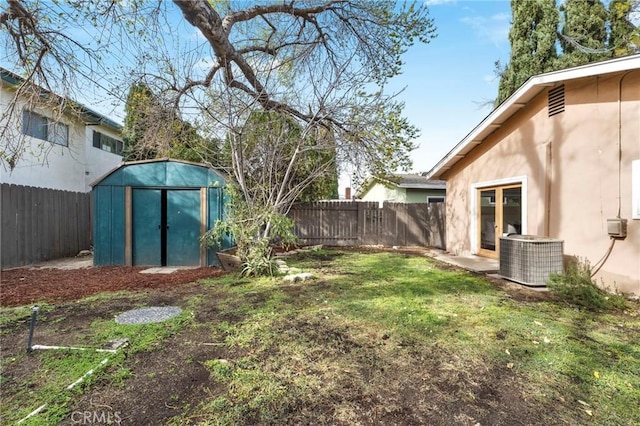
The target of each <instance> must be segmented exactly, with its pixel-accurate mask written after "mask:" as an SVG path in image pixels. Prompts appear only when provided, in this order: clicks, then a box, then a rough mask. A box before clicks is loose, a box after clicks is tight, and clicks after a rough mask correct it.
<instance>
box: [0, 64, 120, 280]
mask: <svg viewBox="0 0 640 426" xmlns="http://www.w3.org/2000/svg"><path fill="white" fill-rule="evenodd" d="M22 84H23V80H22V79H21V78H20V77H19V76H17V75H16V74H13V73H11V72H10V71H7V70H5V69H2V68H0V218H1V219H2V220H1V221H0V222H1V223H0V234H1V235H2V241H1V242H0V269H1V268H7V267H14V266H22V265H29V264H32V263H35V262H40V261H42V260H48V259H56V258H61V257H66V256H75V255H76V254H78V253H79V252H80V251H82V250H87V249H90V248H91V245H92V235H91V193H90V191H91V187H90V186H89V184H90V183H91V182H93V181H95V180H96V179H98V178H99V177H100V176H102V175H104V174H105V173H106V172H107V171H109V170H112V169H113V168H115V167H116V166H117V165H118V164H120V163H121V162H122V156H121V155H120V154H121V152H122V138H121V131H122V126H121V125H119V124H118V123H115V122H113V121H112V120H110V119H108V118H107V117H105V116H103V115H101V114H98V113H97V112H95V111H92V110H91V109H89V108H87V107H85V106H82V105H79V104H77V103H76V102H74V101H71V100H68V99H64V98H61V97H59V96H56V95H55V94H52V93H50V92H48V91H46V90H44V89H37V90H34V91H32V93H31V94H30V95H27V91H26V89H28V88H29V86H24V87H23V86H21V85H22ZM34 92H35V93H34ZM16 153H17V154H18V155H15V154H16Z"/></svg>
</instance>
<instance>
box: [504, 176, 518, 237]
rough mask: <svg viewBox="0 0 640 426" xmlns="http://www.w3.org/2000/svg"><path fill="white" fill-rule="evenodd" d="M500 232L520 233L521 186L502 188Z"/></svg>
mask: <svg viewBox="0 0 640 426" xmlns="http://www.w3.org/2000/svg"><path fill="white" fill-rule="evenodd" d="M502 232H503V233H504V234H520V233H522V188H521V187H517V188H508V189H503V190H502Z"/></svg>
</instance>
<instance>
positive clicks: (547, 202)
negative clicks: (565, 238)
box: [543, 141, 553, 237]
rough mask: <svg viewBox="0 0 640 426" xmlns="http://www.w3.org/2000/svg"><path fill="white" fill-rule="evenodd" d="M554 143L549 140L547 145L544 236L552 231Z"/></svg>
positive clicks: (547, 235) (548, 235)
mask: <svg viewBox="0 0 640 426" xmlns="http://www.w3.org/2000/svg"><path fill="white" fill-rule="evenodd" d="M552 143H553V142H551V141H549V142H548V143H547V144H546V145H545V174H544V195H545V200H544V234H543V235H544V236H546V237H550V236H551V235H550V232H551V224H550V222H551V179H552V173H553V169H552V168H551V167H552V166H553V164H552V161H553V157H552V154H553V150H552Z"/></svg>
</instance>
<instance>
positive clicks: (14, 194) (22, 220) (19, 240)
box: [0, 184, 91, 268]
mask: <svg viewBox="0 0 640 426" xmlns="http://www.w3.org/2000/svg"><path fill="white" fill-rule="evenodd" d="M0 215H1V216H0V218H1V223H0V232H1V233H2V234H1V236H2V238H1V239H2V245H1V247H0V249H1V250H0V267H1V268H9V267H14V266H22V265H28V264H30V263H34V262H38V261H42V260H47V259H56V258H61V257H66V256H75V255H76V254H78V252H79V251H80V250H86V249H89V248H90V246H91V194H89V193H80V192H69V191H59V190H54V189H44V188H34V187H29V186H20V185H8V184H2V185H1V186H0Z"/></svg>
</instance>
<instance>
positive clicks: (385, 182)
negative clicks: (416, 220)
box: [355, 174, 446, 203]
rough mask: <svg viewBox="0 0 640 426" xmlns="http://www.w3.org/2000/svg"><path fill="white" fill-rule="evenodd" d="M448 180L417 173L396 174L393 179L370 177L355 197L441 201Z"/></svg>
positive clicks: (398, 201)
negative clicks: (433, 178) (430, 177)
mask: <svg viewBox="0 0 640 426" xmlns="http://www.w3.org/2000/svg"><path fill="white" fill-rule="evenodd" d="M445 192H446V182H444V181H442V180H431V179H427V178H426V177H424V176H421V175H416V174H394V175H393V176H392V179H383V178H380V177H370V178H368V179H367V180H365V182H364V183H363V184H362V186H361V187H360V189H359V190H358V192H356V194H355V198H356V199H359V200H362V201H378V202H380V203H383V202H385V201H389V202H394V203H439V202H443V201H444V199H445Z"/></svg>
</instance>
